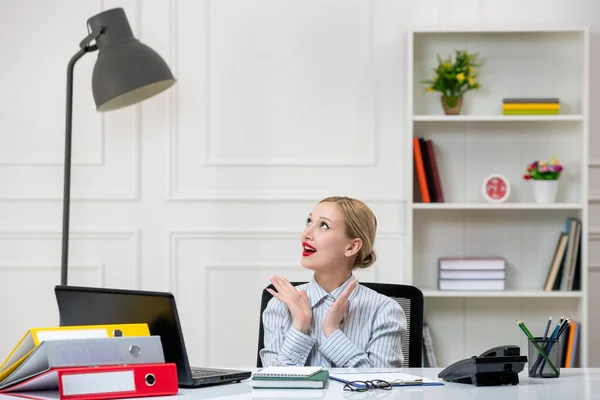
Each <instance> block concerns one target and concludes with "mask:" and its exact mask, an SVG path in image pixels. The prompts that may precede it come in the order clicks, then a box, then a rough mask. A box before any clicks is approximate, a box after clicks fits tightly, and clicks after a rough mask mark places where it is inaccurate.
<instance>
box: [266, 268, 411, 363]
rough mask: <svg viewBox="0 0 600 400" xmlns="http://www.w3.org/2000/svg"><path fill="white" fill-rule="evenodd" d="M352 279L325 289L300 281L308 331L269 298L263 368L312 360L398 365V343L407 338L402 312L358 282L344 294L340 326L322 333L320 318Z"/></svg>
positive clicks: (315, 284)
mask: <svg viewBox="0 0 600 400" xmlns="http://www.w3.org/2000/svg"><path fill="white" fill-rule="evenodd" d="M353 279H354V276H351V277H350V278H349V279H348V280H347V281H346V282H344V283H343V284H342V285H341V286H340V287H338V288H337V289H335V290H334V291H333V292H331V293H327V292H326V291H325V290H324V289H323V288H322V287H321V286H319V284H318V283H317V281H316V280H315V278H314V276H313V278H312V279H311V281H310V282H308V283H305V284H302V285H298V286H297V287H296V288H297V289H298V290H301V289H304V290H306V294H307V295H308V300H309V303H310V306H311V308H312V323H311V328H310V331H309V333H308V334H304V333H302V332H300V331H299V330H297V329H295V328H294V327H293V326H292V317H291V314H290V312H289V310H288V308H287V306H286V305H285V304H284V303H282V302H281V301H279V300H277V299H276V298H272V299H271V300H270V301H269V303H268V304H267V307H266V308H265V310H264V312H263V327H264V348H263V349H262V350H261V351H260V357H261V361H262V364H263V366H264V367H267V366H269V365H277V366H299V365H315V366H323V367H331V368H334V367H337V368H348V367H356V368H359V367H372V368H392V367H402V365H403V363H404V357H403V355H402V346H401V344H402V342H403V341H404V340H405V339H406V316H405V314H404V310H403V309H402V307H400V305H399V304H398V303H397V302H396V301H394V300H393V299H391V298H389V297H387V296H384V295H382V294H379V293H377V292H376V291H374V290H372V289H369V288H367V287H366V286H362V285H360V284H359V285H358V286H357V287H356V289H354V291H353V292H352V293H351V294H350V297H349V299H348V311H347V313H346V316H345V317H344V321H343V324H342V326H341V327H340V329H338V330H336V331H335V332H334V333H333V334H332V335H330V336H329V337H325V334H324V333H323V318H325V315H326V314H327V311H328V310H329V307H331V305H332V304H333V302H334V301H335V299H337V298H338V296H339V295H340V294H341V293H342V291H343V290H344V288H345V287H346V286H347V285H348V284H349V283H350V282H351V281H352V280H353Z"/></svg>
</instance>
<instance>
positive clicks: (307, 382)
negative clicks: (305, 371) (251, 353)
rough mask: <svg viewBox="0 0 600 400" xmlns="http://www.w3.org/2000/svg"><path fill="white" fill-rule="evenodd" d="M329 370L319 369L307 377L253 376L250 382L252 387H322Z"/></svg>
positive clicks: (327, 377)
mask: <svg viewBox="0 0 600 400" xmlns="http://www.w3.org/2000/svg"><path fill="white" fill-rule="evenodd" d="M327 379H329V371H328V370H326V369H321V370H320V371H319V372H317V373H316V374H313V375H311V376H307V377H300V376H271V377H268V376H253V377H252V380H251V382H250V384H251V385H252V387H253V388H254V389H324V388H325V382H327Z"/></svg>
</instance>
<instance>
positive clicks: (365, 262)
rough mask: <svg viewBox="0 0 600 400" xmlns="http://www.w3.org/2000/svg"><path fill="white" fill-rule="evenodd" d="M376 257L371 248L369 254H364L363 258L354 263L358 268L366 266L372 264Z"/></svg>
mask: <svg viewBox="0 0 600 400" xmlns="http://www.w3.org/2000/svg"><path fill="white" fill-rule="evenodd" d="M376 259H377V256H376V254H375V250H371V252H370V253H369V254H367V255H366V256H364V257H363V259H362V260H361V261H360V262H358V263H357V264H356V266H357V267H359V268H368V267H370V266H371V265H373V263H374V262H375V260H376Z"/></svg>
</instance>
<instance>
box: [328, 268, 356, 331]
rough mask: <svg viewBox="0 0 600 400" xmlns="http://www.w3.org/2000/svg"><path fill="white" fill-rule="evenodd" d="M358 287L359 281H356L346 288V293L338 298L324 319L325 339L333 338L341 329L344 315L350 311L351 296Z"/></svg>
mask: <svg viewBox="0 0 600 400" xmlns="http://www.w3.org/2000/svg"><path fill="white" fill-rule="evenodd" d="M357 286H358V279H354V280H353V281H352V282H350V283H349V284H348V286H346V288H345V289H344V291H343V292H342V293H341V294H340V295H339V296H338V298H337V299H336V301H334V302H333V304H332V305H331V307H330V308H329V311H327V314H326V315H325V318H324V319H323V333H324V334H325V337H329V336H331V334H333V333H334V332H335V331H336V330H337V329H338V328H339V327H340V324H341V323H342V321H343V319H344V314H345V313H346V310H347V309H348V299H349V298H350V294H351V293H352V292H353V291H354V289H356V287H357Z"/></svg>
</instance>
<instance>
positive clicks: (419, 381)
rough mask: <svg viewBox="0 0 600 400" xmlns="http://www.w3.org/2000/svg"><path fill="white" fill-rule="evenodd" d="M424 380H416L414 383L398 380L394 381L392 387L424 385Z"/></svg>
mask: <svg viewBox="0 0 600 400" xmlns="http://www.w3.org/2000/svg"><path fill="white" fill-rule="evenodd" d="M422 384H423V379H415V380H412V381H405V380H402V379H396V380H394V381H392V386H409V385H422Z"/></svg>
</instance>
